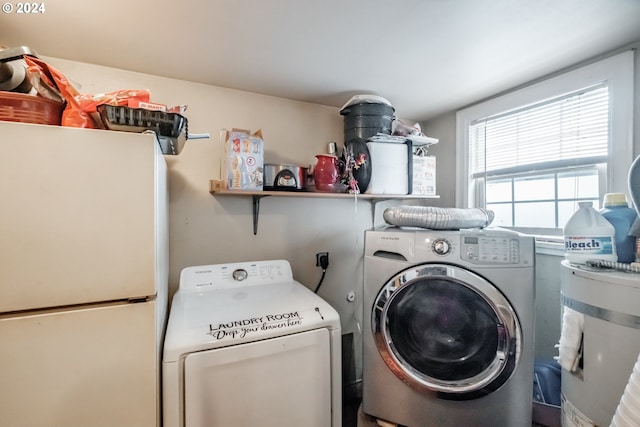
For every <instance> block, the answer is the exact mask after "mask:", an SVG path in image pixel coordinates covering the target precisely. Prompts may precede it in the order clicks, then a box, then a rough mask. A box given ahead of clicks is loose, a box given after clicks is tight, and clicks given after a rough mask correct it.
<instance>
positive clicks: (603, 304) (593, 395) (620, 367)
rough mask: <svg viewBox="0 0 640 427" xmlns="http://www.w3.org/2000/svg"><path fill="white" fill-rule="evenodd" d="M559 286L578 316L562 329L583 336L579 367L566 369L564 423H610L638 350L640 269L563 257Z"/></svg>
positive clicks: (572, 425)
mask: <svg viewBox="0 0 640 427" xmlns="http://www.w3.org/2000/svg"><path fill="white" fill-rule="evenodd" d="M560 289H561V294H562V295H561V298H562V306H563V311H564V310H565V309H566V308H570V309H571V310H573V313H574V316H576V317H574V319H573V321H572V322H571V323H570V324H572V325H574V326H572V327H571V328H569V327H566V326H565V325H563V331H562V333H563V334H565V333H567V334H572V335H573V334H575V336H576V337H581V339H580V338H578V339H579V341H581V342H582V345H581V348H580V350H579V354H580V355H581V357H580V358H579V362H578V363H577V366H576V369H575V371H573V372H569V371H568V370H566V369H563V370H562V375H561V390H562V423H563V424H562V425H563V426H565V427H576V426H608V425H609V424H610V423H611V420H612V418H613V416H614V414H615V412H616V408H617V406H618V404H619V403H620V399H621V397H622V395H623V392H624V389H625V386H626V385H627V383H628V381H629V377H630V376H631V373H632V371H633V367H634V365H635V362H636V360H637V359H638V354H640V306H639V304H638V302H639V301H640V275H638V274H637V273H627V272H621V271H607V270H606V269H596V268H590V267H587V266H584V265H583V266H580V265H573V264H571V263H569V261H567V260H564V261H562V266H561V276H560ZM564 314H565V313H564V312H563V316H564ZM580 318H581V319H580ZM575 325H582V326H581V330H580V329H579V328H580V326H575ZM565 328H567V329H565ZM573 328H578V329H577V330H574V331H571V330H570V329H573ZM634 406H635V405H634ZM634 409H636V410H640V405H638V406H636V407H635V408H634Z"/></svg>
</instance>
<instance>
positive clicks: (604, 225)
mask: <svg viewBox="0 0 640 427" xmlns="http://www.w3.org/2000/svg"><path fill="white" fill-rule="evenodd" d="M578 205H579V206H580V208H579V209H578V210H577V211H576V212H575V213H574V214H573V215H572V216H571V218H569V221H567V224H566V225H565V226H564V249H565V259H566V260H568V261H569V262H570V263H572V264H586V263H587V261H589V260H604V261H613V262H616V261H617V260H618V256H617V254H616V246H615V244H616V243H615V234H616V230H615V228H614V227H613V225H611V223H610V222H609V221H607V220H606V218H605V217H603V216H602V214H600V213H599V212H598V211H596V210H595V209H594V208H593V203H592V202H579V203H578Z"/></svg>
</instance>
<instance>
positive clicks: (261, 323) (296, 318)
mask: <svg viewBox="0 0 640 427" xmlns="http://www.w3.org/2000/svg"><path fill="white" fill-rule="evenodd" d="M300 325H302V316H300V314H299V313H298V312H297V311H294V312H290V313H280V314H265V315H264V316H260V317H251V318H249V319H242V320H232V321H230V322H224V323H218V324H213V323H211V324H209V331H208V332H207V335H211V336H212V337H213V338H215V339H218V340H221V339H223V338H231V339H242V338H244V337H246V336H247V335H249V334H252V333H257V332H264V331H268V330H271V329H282V328H291V327H294V326H300Z"/></svg>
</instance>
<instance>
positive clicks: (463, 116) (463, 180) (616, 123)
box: [456, 50, 634, 234]
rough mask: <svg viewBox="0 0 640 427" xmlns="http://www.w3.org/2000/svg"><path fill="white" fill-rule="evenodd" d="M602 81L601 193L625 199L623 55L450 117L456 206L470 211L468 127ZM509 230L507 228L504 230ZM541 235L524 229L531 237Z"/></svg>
mask: <svg viewBox="0 0 640 427" xmlns="http://www.w3.org/2000/svg"><path fill="white" fill-rule="evenodd" d="M603 81H607V85H608V88H609V140H608V155H607V158H608V164H609V165H613V167H607V168H606V169H607V172H606V174H607V185H606V188H602V189H601V194H600V199H602V196H603V195H604V193H607V192H619V193H625V194H627V197H629V191H628V181H627V174H628V170H629V167H630V166H631V163H632V161H633V96H634V93H633V86H634V85H633V82H634V51H633V50H630V51H626V52H623V53H620V54H617V55H614V56H611V57H608V58H605V59H603V60H600V61H597V62H594V63H591V64H588V65H585V66H582V67H579V68H575V69H572V70H570V71H567V72H563V73H561V74H558V75H556V76H553V77H550V78H548V79H545V80H542V81H539V82H537V83H534V84H531V85H528V86H525V87H523V88H520V89H517V90H513V91H511V92H508V93H506V94H504V95H500V96H497V97H495V98H492V99H489V100H487V101H484V102H481V103H478V104H475V105H473V106H470V107H468V108H465V109H462V110H460V111H458V112H457V113H456V152H457V156H456V169H457V171H458V173H457V176H458V179H457V180H456V206H457V207H460V208H468V207H474V203H475V201H474V200H471V199H472V193H471V192H470V185H469V184H470V175H469V126H470V124H471V123H472V122H473V121H475V120H478V119H481V118H483V117H488V116H492V115H495V114H499V113H502V112H505V111H509V110H514V109H516V108H520V107H522V106H525V105H531V104H534V103H537V102H541V101H544V100H547V99H551V98H556V97H558V96H561V95H563V94H566V93H569V92H575V91H578V90H580V89H582V88H585V87H589V86H593V85H595V84H598V83H601V82H603ZM510 228H512V227H510ZM543 230H549V229H540V230H538V229H530V230H529V231H533V232H534V234H542V233H543V232H544V231H543Z"/></svg>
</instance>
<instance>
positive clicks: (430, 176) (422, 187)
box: [411, 155, 436, 196]
mask: <svg viewBox="0 0 640 427" xmlns="http://www.w3.org/2000/svg"><path fill="white" fill-rule="evenodd" d="M411 194H419V195H423V196H435V195H436V158H435V156H416V155H414V156H413V186H412V192H411Z"/></svg>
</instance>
